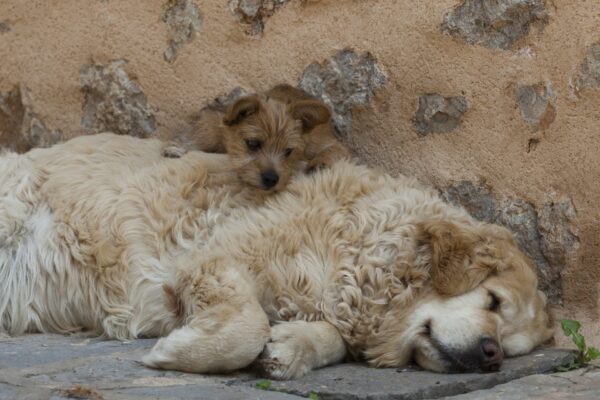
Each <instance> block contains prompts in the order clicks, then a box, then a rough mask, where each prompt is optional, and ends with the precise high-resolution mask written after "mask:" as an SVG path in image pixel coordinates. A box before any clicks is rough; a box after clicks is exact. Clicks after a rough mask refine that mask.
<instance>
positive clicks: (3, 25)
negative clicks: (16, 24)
mask: <svg viewBox="0 0 600 400" xmlns="http://www.w3.org/2000/svg"><path fill="white" fill-rule="evenodd" d="M7 32H10V25H9V24H8V21H0V33H7Z"/></svg>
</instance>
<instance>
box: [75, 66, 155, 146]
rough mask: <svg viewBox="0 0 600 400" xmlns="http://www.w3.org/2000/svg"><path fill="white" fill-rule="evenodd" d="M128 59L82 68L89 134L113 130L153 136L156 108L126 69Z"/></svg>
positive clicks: (82, 122) (85, 125)
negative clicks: (153, 108)
mask: <svg viewBox="0 0 600 400" xmlns="http://www.w3.org/2000/svg"><path fill="white" fill-rule="evenodd" d="M125 63H126V61H124V60H115V61H113V62H111V63H110V64H108V65H98V64H92V65H86V66H84V67H83V68H81V70H80V72H79V75H80V83H81V91H82V92H83V94H84V103H83V116H82V118H81V124H82V125H83V126H84V128H85V130H86V131H87V133H98V132H103V131H110V132H114V133H118V134H122V135H131V136H137V137H148V136H152V135H153V134H154V132H155V130H156V121H155V118H154V111H153V110H152V108H151V107H150V105H149V104H148V100H147V99H146V95H145V94H144V92H143V91H142V89H141V88H140V87H139V86H138V84H137V83H135V82H134V81H132V80H131V79H130V77H129V76H128V75H127V72H125V70H124V69H123V66H124V65H125Z"/></svg>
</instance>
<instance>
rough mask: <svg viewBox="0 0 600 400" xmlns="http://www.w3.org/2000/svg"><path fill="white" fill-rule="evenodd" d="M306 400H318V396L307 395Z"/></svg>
mask: <svg viewBox="0 0 600 400" xmlns="http://www.w3.org/2000/svg"><path fill="white" fill-rule="evenodd" d="M308 400H319V395H318V394H316V393H311V394H309V395H308Z"/></svg>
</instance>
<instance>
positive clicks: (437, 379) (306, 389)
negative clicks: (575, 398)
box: [250, 349, 573, 400]
mask: <svg viewBox="0 0 600 400" xmlns="http://www.w3.org/2000/svg"><path fill="white" fill-rule="evenodd" d="M572 358H573V353H572V352H570V351H565V350H557V349H540V350H537V351H535V352H533V353H532V354H530V355H527V356H524V357H518V358H509V359H506V360H505V362H504V365H503V366H502V368H501V370H500V371H499V372H496V373H485V374H476V373H474V374H435V373H432V372H426V371H409V372H403V371H400V370H397V369H392V368H387V369H375V368H366V367H364V366H359V365H355V364H339V365H335V366H332V367H328V368H325V369H322V370H317V371H312V372H310V373H308V374H307V375H306V376H304V377H302V378H300V379H298V380H293V381H280V382H273V383H272V385H271V388H270V389H272V390H279V391H283V392H286V393H291V394H295V395H299V396H305V397H306V396H308V395H309V394H310V393H316V394H317V395H318V396H319V397H320V398H321V399H356V400H358V399H369V400H371V399H411V400H416V399H435V398H439V397H442V396H448V395H456V394H461V393H466V392H470V391H473V390H479V389H486V388H490V387H493V386H495V385H498V384H500V383H505V382H508V381H510V380H513V379H518V378H521V377H523V376H526V375H531V374H538V373H544V372H550V371H553V370H554V369H555V368H556V366H557V365H564V363H568V362H569V360H571V359H572ZM254 383H255V381H251V382H250V384H251V385H252V384H254Z"/></svg>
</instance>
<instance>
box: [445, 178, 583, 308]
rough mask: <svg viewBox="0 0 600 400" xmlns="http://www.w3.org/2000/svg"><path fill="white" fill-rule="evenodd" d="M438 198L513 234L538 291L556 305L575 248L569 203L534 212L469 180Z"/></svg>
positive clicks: (572, 211)
mask: <svg viewBox="0 0 600 400" xmlns="http://www.w3.org/2000/svg"><path fill="white" fill-rule="evenodd" d="M442 195H443V197H444V199H445V200H446V201H448V202H449V203H452V204H455V205H459V206H462V207H464V208H465V209H466V210H467V211H468V212H469V213H470V214H471V215H472V216H473V217H475V218H477V219H479V220H482V221H485V222H488V223H497V224H500V225H503V226H505V227H507V228H508V229H510V230H511V231H512V232H514V233H515V238H516V240H517V243H518V244H519V247H520V248H521V249H522V250H523V251H524V252H525V253H526V254H528V255H529V256H530V257H531V258H532V259H533V261H534V262H535V264H536V266H537V267H538V271H539V274H540V287H541V289H542V290H544V292H546V294H547V295H548V298H549V299H550V301H551V302H552V303H553V304H560V302H561V301H562V280H561V272H562V271H563V269H564V267H565V264H566V262H567V257H568V256H569V255H570V254H571V252H572V251H574V250H576V249H577V248H578V247H579V238H578V237H577V235H576V233H575V231H574V220H575V217H576V210H575V207H574V206H573V203H572V202H571V200H564V201H561V202H559V203H554V202H549V203H546V204H544V205H543V206H542V207H541V208H540V209H536V208H535V207H534V206H533V205H532V204H531V203H529V202H527V201H525V200H523V199H519V198H516V199H515V198H506V197H501V196H497V195H495V194H494V193H492V190H491V188H490V187H489V186H487V185H485V184H483V183H481V182H479V183H476V184H474V183H473V182H469V181H460V182H457V183H456V184H453V185H451V186H449V187H447V188H446V189H444V190H443V191H442Z"/></svg>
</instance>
